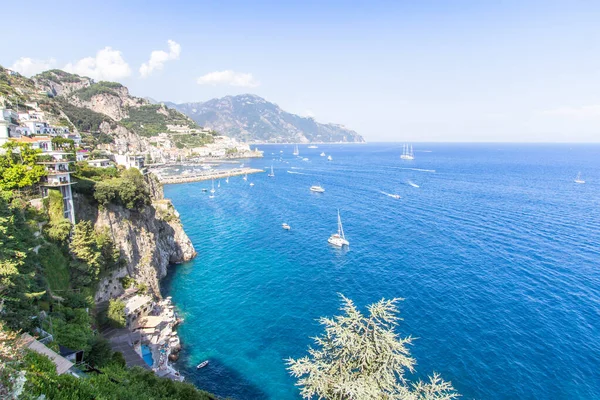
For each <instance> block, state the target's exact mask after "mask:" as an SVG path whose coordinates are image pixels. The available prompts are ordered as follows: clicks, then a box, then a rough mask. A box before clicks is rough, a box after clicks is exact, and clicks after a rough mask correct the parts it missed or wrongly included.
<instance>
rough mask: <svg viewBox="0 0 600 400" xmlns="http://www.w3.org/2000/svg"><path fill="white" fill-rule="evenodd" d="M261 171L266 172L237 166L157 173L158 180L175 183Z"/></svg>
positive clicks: (223, 177) (260, 170)
mask: <svg viewBox="0 0 600 400" xmlns="http://www.w3.org/2000/svg"><path fill="white" fill-rule="evenodd" d="M260 172H265V171H264V170H262V169H254V168H235V169H224V170H210V171H202V172H198V173H193V174H188V175H173V176H164V175H158V174H157V176H158V180H159V181H160V183H162V184H174V183H188V182H199V181H208V180H211V179H225V178H227V177H230V176H239V175H246V174H258V173H260Z"/></svg>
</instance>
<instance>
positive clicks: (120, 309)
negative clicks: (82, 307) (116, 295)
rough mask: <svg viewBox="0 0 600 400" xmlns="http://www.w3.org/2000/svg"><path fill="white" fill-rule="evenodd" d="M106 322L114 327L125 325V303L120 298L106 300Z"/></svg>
mask: <svg viewBox="0 0 600 400" xmlns="http://www.w3.org/2000/svg"><path fill="white" fill-rule="evenodd" d="M106 316H107V318H108V322H109V324H110V325H111V326H113V327H115V328H123V327H125V303H123V302H122V301H121V300H115V299H111V300H110V301H109V302H108V311H107V314H106Z"/></svg>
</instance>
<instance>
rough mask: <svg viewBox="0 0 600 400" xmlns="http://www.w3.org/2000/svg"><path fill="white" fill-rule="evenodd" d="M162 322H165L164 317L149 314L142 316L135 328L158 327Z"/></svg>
mask: <svg viewBox="0 0 600 400" xmlns="http://www.w3.org/2000/svg"><path fill="white" fill-rule="evenodd" d="M161 322H163V318H162V317H156V316H152V315H149V316H146V317H142V318H140V319H139V320H138V321H137V323H136V324H135V329H139V328H156V327H157V326H158V325H160V324H161Z"/></svg>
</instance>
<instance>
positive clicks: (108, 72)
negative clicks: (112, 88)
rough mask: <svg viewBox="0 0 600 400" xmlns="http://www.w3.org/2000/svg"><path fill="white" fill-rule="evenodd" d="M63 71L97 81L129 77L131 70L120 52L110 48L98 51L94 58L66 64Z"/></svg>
mask: <svg viewBox="0 0 600 400" xmlns="http://www.w3.org/2000/svg"><path fill="white" fill-rule="evenodd" d="M64 69H65V71H67V72H71V73H74V74H78V75H83V76H88V77H90V78H93V79H97V80H118V79H122V78H126V77H128V76H129V75H131V68H130V67H129V64H127V62H125V60H124V59H123V56H122V55H121V52H120V51H118V50H113V49H112V48H111V47H105V48H103V49H102V50H99V51H98V53H96V57H86V58H82V59H81V60H79V61H77V62H76V63H74V64H72V63H68V64H67V65H65V68H64Z"/></svg>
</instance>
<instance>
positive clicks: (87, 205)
mask: <svg viewBox="0 0 600 400" xmlns="http://www.w3.org/2000/svg"><path fill="white" fill-rule="evenodd" d="M152 192H153V194H154V195H156V194H157V193H159V194H160V195H161V197H162V189H161V190H160V192H157V190H156V189H153V190H152ZM75 210H76V215H77V217H78V219H80V220H81V219H88V220H91V221H92V222H93V223H94V226H95V228H96V229H98V230H104V229H107V230H108V232H110V234H111V236H112V238H113V240H114V242H115V244H117V245H118V246H119V249H120V252H121V257H122V259H123V260H124V261H125V263H124V266H123V267H121V268H119V269H117V270H114V271H112V273H111V274H110V275H109V276H106V277H104V278H102V279H101V280H100V282H99V284H98V288H97V292H96V296H95V300H96V302H102V301H106V300H108V299H110V298H112V297H116V296H118V295H120V294H122V293H123V291H124V290H123V287H122V285H121V283H120V281H119V278H122V277H124V276H131V277H132V278H134V279H135V280H136V282H137V283H145V284H146V285H147V287H148V290H149V291H150V292H151V293H152V294H154V295H156V296H157V297H160V291H159V280H160V279H161V278H163V277H164V276H165V275H166V274H167V268H168V266H169V265H170V264H177V263H182V262H185V261H189V260H191V259H192V258H194V256H195V255H196V251H195V250H194V246H193V245H192V242H191V241H190V239H189V238H188V237H187V235H186V233H185V232H184V230H183V226H182V225H181V222H180V220H179V214H178V213H177V211H176V210H175V209H174V207H173V205H172V204H171V202H170V201H169V200H165V199H156V200H154V201H153V203H152V205H151V206H146V207H144V208H143V209H141V210H135V211H132V210H128V209H126V208H124V207H122V206H117V205H112V204H110V205H108V206H107V207H102V208H99V207H98V206H97V205H95V204H93V203H92V202H91V201H90V200H89V199H87V198H86V197H85V196H81V195H78V196H77V197H76V198H75Z"/></svg>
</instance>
